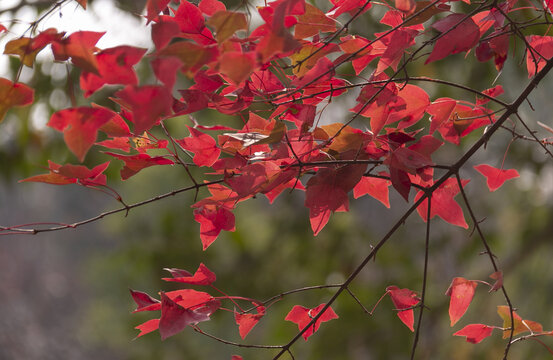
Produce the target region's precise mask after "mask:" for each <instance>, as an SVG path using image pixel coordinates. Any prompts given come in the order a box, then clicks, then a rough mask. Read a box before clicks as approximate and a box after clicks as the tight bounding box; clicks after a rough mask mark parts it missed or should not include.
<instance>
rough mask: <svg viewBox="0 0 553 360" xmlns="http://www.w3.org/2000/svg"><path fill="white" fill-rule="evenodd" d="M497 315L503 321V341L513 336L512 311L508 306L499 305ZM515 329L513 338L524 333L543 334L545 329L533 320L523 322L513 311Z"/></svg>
mask: <svg viewBox="0 0 553 360" xmlns="http://www.w3.org/2000/svg"><path fill="white" fill-rule="evenodd" d="M497 313H498V314H499V316H500V317H501V318H502V319H503V328H504V329H506V330H503V339H507V338H509V337H510V336H511V311H510V309H509V307H508V306H505V305H499V306H498V307H497ZM513 320H514V324H515V326H514V328H515V330H514V331H513V336H516V335H518V334H520V333H523V332H527V331H530V332H533V333H541V332H543V327H542V325H541V324H540V323H538V322H535V321H532V320H522V318H521V317H520V315H518V314H517V313H516V312H514V311H513Z"/></svg>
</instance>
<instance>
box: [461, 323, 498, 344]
mask: <svg viewBox="0 0 553 360" xmlns="http://www.w3.org/2000/svg"><path fill="white" fill-rule="evenodd" d="M493 329H494V328H493V327H491V326H488V325H484V324H470V325H467V326H465V327H464V328H462V329H461V330H459V331H457V332H456V333H455V334H453V335H454V336H465V337H466V338H467V342H469V343H473V344H478V343H479V342H480V341H482V340H484V339H485V338H487V337H488V336H490V335H491V334H492V330H493Z"/></svg>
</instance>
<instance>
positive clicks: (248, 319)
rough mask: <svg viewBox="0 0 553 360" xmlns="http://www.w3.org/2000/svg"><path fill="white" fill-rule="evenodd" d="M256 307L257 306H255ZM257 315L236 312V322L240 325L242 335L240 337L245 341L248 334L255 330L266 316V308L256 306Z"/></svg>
mask: <svg viewBox="0 0 553 360" xmlns="http://www.w3.org/2000/svg"><path fill="white" fill-rule="evenodd" d="M254 305H255V304H254ZM256 310H257V314H242V313H239V312H236V311H235V312H234V320H235V321H236V324H237V325H238V332H239V333H240V337H241V338H242V339H245V338H246V336H247V335H248V333H249V332H250V331H251V330H252V329H253V327H254V326H255V325H257V323H258V322H259V320H261V318H262V317H263V316H264V315H265V307H264V306H261V305H259V306H256Z"/></svg>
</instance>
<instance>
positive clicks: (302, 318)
mask: <svg viewBox="0 0 553 360" xmlns="http://www.w3.org/2000/svg"><path fill="white" fill-rule="evenodd" d="M325 306H326V304H324V303H323V304H320V305H319V306H317V307H316V308H313V309H308V308H306V307H303V306H300V305H295V306H294V307H293V308H292V310H290V312H289V313H288V315H286V317H285V318H284V320H286V321H291V322H293V323H296V324H298V328H299V330H300V331H302V330H303V329H304V328H305V327H306V326H307V325H308V324H309V323H310V322H311V320H312V319H313V318H314V317H315V316H317V315H318V314H319V312H321V310H322V309H323V308H324V307H325ZM333 319H338V315H336V313H335V312H334V310H332V308H331V307H330V306H329V307H328V308H327V309H326V310H325V312H324V313H323V314H322V315H321V317H319V318H318V319H317V321H315V323H314V324H313V325H312V326H310V327H309V329H307V330H305V332H304V333H303V334H302V336H303V338H304V340H305V341H307V339H308V338H309V337H310V336H311V335H313V334H314V333H315V332H316V331H317V330H319V327H320V326H321V323H323V322H326V321H330V320H333Z"/></svg>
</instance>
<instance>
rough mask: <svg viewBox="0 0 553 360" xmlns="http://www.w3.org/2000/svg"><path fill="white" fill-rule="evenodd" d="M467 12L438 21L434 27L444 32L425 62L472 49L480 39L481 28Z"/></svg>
mask: <svg viewBox="0 0 553 360" xmlns="http://www.w3.org/2000/svg"><path fill="white" fill-rule="evenodd" d="M465 17H466V15H465V14H451V15H448V16H447V17H445V18H443V19H441V20H438V21H436V22H435V23H434V24H432V27H433V28H434V29H436V30H438V31H440V32H442V33H446V32H447V33H446V34H444V35H443V36H441V37H440V38H439V39H438V40H437V41H436V44H435V45H434V49H433V50H432V53H431V54H430V56H429V57H428V59H426V62H425V64H428V63H430V62H432V61H436V60H441V59H443V58H445V57H447V56H449V55H452V54H457V53H460V52H464V51H468V50H470V49H472V48H473V47H474V46H475V45H476V44H477V43H478V40H479V39H480V28H479V27H478V25H476V23H475V22H474V21H473V20H472V19H471V18H465Z"/></svg>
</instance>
